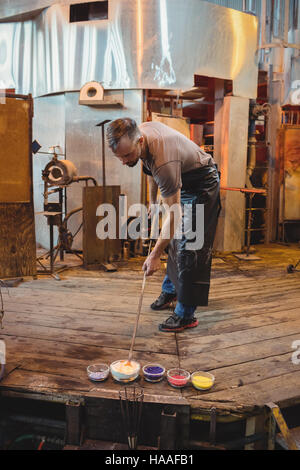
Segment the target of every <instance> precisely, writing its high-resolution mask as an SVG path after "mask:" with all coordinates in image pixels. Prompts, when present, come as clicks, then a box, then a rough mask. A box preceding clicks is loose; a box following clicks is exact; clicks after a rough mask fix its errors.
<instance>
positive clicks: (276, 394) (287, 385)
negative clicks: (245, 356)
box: [189, 370, 300, 412]
mask: <svg viewBox="0 0 300 470" xmlns="http://www.w3.org/2000/svg"><path fill="white" fill-rule="evenodd" d="M283 379H284V380H283ZM299 383H300V371H299V370H298V371H296V372H292V373H289V374H284V375H283V376H279V377H272V378H269V379H266V380H262V381H260V382H256V383H255V384H249V385H246V386H244V387H240V388H238V389H232V390H228V389H226V390H222V391H220V392H216V393H210V394H208V395H205V397H204V396H203V397H202V398H201V399H200V398H199V397H195V399H193V397H189V402H190V404H191V406H192V408H193V409H194V410H195V409H197V408H198V409H202V408H206V409H207V408H208V409H209V408H211V406H214V407H216V408H217V410H219V409H220V410H224V409H226V410H227V411H248V412H249V411H254V410H255V409H256V410H258V409H259V408H263V407H264V406H265V404H266V403H267V402H269V401H270V399H271V398H272V400H274V402H275V403H277V404H278V406H279V407H280V408H284V407H287V406H292V405H296V404H299V403H300V394H299Z"/></svg>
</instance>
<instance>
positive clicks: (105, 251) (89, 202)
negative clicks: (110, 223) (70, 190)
mask: <svg viewBox="0 0 300 470" xmlns="http://www.w3.org/2000/svg"><path fill="white" fill-rule="evenodd" d="M119 194H120V186H106V187H102V186H86V187H84V188H83V193H82V198H83V259H84V265H85V266H88V265H95V264H99V263H103V262H107V261H108V260H109V257H110V256H113V255H116V254H120V252H121V242H120V240H115V239H110V238H107V239H105V240H100V239H99V238H98V237H97V233H96V227H97V224H98V223H99V221H100V220H101V219H100V216H96V212H97V208H98V206H100V205H101V204H104V203H105V204H111V205H113V206H114V208H115V210H116V222H117V221H118V217H119V216H118V214H119V204H118V203H117V202H119V201H118V198H119ZM116 203H117V204H116ZM117 228H118V225H117V227H116V229H117Z"/></svg>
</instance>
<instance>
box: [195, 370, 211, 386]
mask: <svg viewBox="0 0 300 470" xmlns="http://www.w3.org/2000/svg"><path fill="white" fill-rule="evenodd" d="M191 381H192V384H193V386H194V387H195V388H196V389H197V390H209V389H210V388H211V387H212V386H213V384H214V382H215V377H214V375H212V374H210V373H209V372H202V371H200V370H199V371H196V372H194V373H193V374H192V375H191Z"/></svg>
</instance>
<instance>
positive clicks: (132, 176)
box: [66, 90, 143, 249]
mask: <svg viewBox="0 0 300 470" xmlns="http://www.w3.org/2000/svg"><path fill="white" fill-rule="evenodd" d="M114 93H115V94H116V95H118V90H116V92H113V91H112V92H111V94H112V96H113V95H114ZM78 100H79V93H66V158H67V159H68V160H71V161H72V162H73V163H74V164H75V166H76V167H77V169H78V175H80V176H92V177H93V178H95V179H96V180H97V182H98V183H99V184H100V185H101V184H102V161H101V156H102V142H101V128H100V127H96V124H98V123H99V122H101V121H103V120H105V119H111V120H113V119H117V118H119V117H126V116H130V117H131V118H133V119H135V120H136V122H137V123H138V124H140V123H141V121H142V109H143V93H142V91H141V90H125V91H124V108H118V107H105V108H100V107H93V106H84V105H79V104H78ZM105 155H106V184H107V185H117V186H121V193H122V194H126V195H127V197H128V205H131V204H134V203H136V202H139V201H140V191H141V168H140V165H136V167H134V168H128V167H126V166H122V165H121V163H120V162H119V160H118V159H117V158H115V157H114V156H113V154H112V152H111V150H110V149H109V148H108V146H107V143H106V142H105ZM67 197H68V211H70V210H72V209H74V208H75V207H79V206H81V205H82V184H80V183H79V184H77V183H74V184H73V185H71V186H70V187H69V188H68V189H67ZM81 221H82V215H81V214H75V215H74V216H72V217H71V218H70V222H69V224H68V226H69V227H70V230H71V231H72V232H74V231H76V230H77V228H78V227H79V225H80V223H81ZM81 246H82V234H81V232H79V234H78V236H77V237H76V238H75V240H74V248H77V249H80V248H81Z"/></svg>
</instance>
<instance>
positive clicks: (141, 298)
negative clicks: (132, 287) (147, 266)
mask: <svg viewBox="0 0 300 470" xmlns="http://www.w3.org/2000/svg"><path fill="white" fill-rule="evenodd" d="M151 242H152V240H150V243H149V249H148V256H149V254H150V250H151ZM145 284H146V271H144V277H143V284H142V290H141V295H140V299H139V305H138V311H137V315H136V319H135V325H134V331H133V335H132V339H131V346H130V350H129V355H128V362H130V361H131V359H132V353H133V347H134V343H135V337H136V332H137V328H138V324H139V318H140V314H141V309H142V303H143V297H144V290H145Z"/></svg>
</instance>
